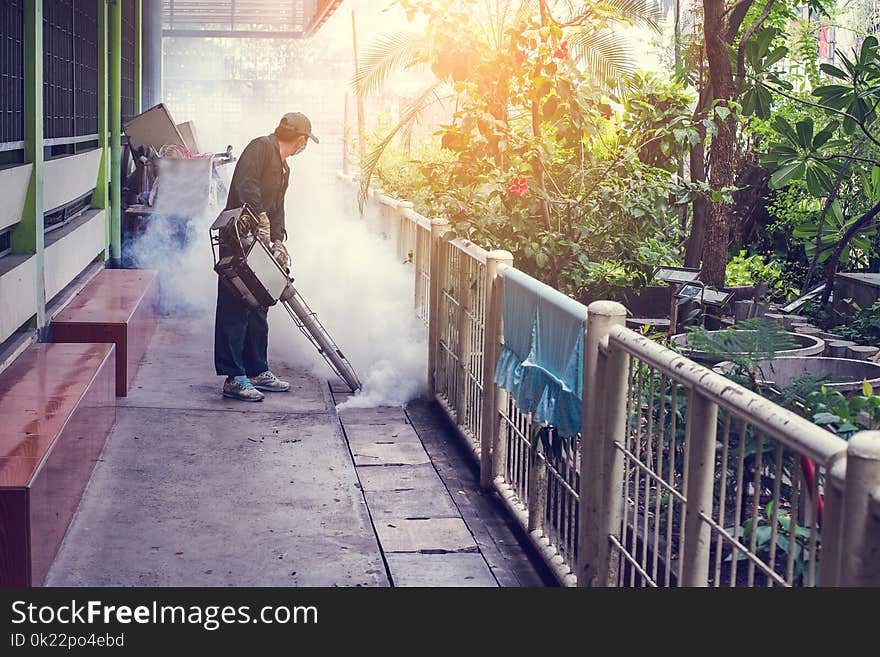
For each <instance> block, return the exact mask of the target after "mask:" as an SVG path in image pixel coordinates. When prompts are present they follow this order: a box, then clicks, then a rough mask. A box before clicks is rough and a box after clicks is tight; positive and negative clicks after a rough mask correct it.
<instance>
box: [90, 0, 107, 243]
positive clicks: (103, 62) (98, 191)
mask: <svg viewBox="0 0 880 657" xmlns="http://www.w3.org/2000/svg"><path fill="white" fill-rule="evenodd" d="M95 2H97V3H98V145H99V147H100V148H101V166H100V168H99V169H98V182H97V184H96V185H95V193H94V194H93V195H92V207H93V208H100V209H102V210H104V211H105V212H104V224H105V226H106V232H105V235H104V260H107V259H108V258H109V257H110V253H109V250H110V223H111V222H110V219H111V214H112V212H111V211H110V206H109V203H108V200H109V196H108V193H107V182H108V179H109V178H108V173H109V171H110V165H109V162H108V161H107V158H108V157H109V156H110V153H109V151H108V150H107V146H108V144H107V130H108V128H109V124H108V121H107V45H108V44H107V0H95Z"/></svg>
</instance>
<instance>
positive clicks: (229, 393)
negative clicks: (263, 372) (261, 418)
mask: <svg viewBox="0 0 880 657" xmlns="http://www.w3.org/2000/svg"><path fill="white" fill-rule="evenodd" d="M223 396H224V397H229V398H231V399H240V400H241V401H250V402H260V401H263V398H264V397H265V395H264V394H263V393H262V392H260V391H259V390H257V389H256V388H255V387H254V386H253V384H252V383H251V382H250V381H249V380H248V378H247V377H246V376H237V377H235V378H234V379H232V381H226V382H225V383H224V384H223Z"/></svg>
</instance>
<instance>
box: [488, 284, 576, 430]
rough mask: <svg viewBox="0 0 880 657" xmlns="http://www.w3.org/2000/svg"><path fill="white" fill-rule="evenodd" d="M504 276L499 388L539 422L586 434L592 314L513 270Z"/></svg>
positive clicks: (497, 375) (497, 376) (572, 301)
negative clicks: (587, 327)
mask: <svg viewBox="0 0 880 657" xmlns="http://www.w3.org/2000/svg"><path fill="white" fill-rule="evenodd" d="M502 276H503V282H504V302H503V317H504V345H503V347H502V348H501V353H500V355H499V357H498V364H497V366H496V368H495V384H496V385H498V386H499V387H501V388H503V389H505V390H507V391H508V392H509V393H510V394H511V395H513V398H514V400H515V401H516V405H517V408H519V409H520V410H521V411H523V412H526V413H533V418H534V420H535V421H536V422H538V423H541V424H549V425H552V426H554V427H556V430H557V431H558V432H559V435H561V436H573V435H575V434H576V433H578V432H579V431H580V429H581V394H582V393H581V386H582V381H583V351H584V328H583V322H584V319H586V317H587V308H586V306H584V305H583V304H580V303H578V302H577V301H574V300H573V299H570V298H569V297H567V296H565V295H564V294H562V293H561V292H559V291H558V290H554V289H553V288H552V287H549V286H548V285H545V284H543V283H541V282H540V281H537V280H535V279H534V278H532V277H531V276H528V275H527V274H524V273H522V272H521V271H519V270H517V269H514V268H513V267H509V268H507V269H505V270H504V272H503V274H502Z"/></svg>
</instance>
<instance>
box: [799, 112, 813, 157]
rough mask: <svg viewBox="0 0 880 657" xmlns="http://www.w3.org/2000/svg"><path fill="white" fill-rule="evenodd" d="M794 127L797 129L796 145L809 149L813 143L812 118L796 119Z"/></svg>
mask: <svg viewBox="0 0 880 657" xmlns="http://www.w3.org/2000/svg"><path fill="white" fill-rule="evenodd" d="M795 129H796V130H797V143H798V145H799V146H801V147H802V148H806V149H809V148H810V146H812V144H813V119H811V118H809V117H808V118H806V119H804V120H803V121H798V122H797V124H796V125H795Z"/></svg>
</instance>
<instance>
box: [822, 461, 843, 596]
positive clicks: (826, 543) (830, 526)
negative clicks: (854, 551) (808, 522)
mask: <svg viewBox="0 0 880 657" xmlns="http://www.w3.org/2000/svg"><path fill="white" fill-rule="evenodd" d="M845 486H846V449H843V450H841V452H840V453H839V454H836V455H835V456H834V457H833V460H832V461H831V463H829V464H828V469H827V470H826V471H825V513H824V514H823V520H822V568H821V569H820V570H819V586H822V587H828V586H840V567H841V565H840V562H841V553H842V549H843V548H842V543H843V536H842V534H843V514H844V512H845V510H844V505H843V500H844V487H845Z"/></svg>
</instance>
